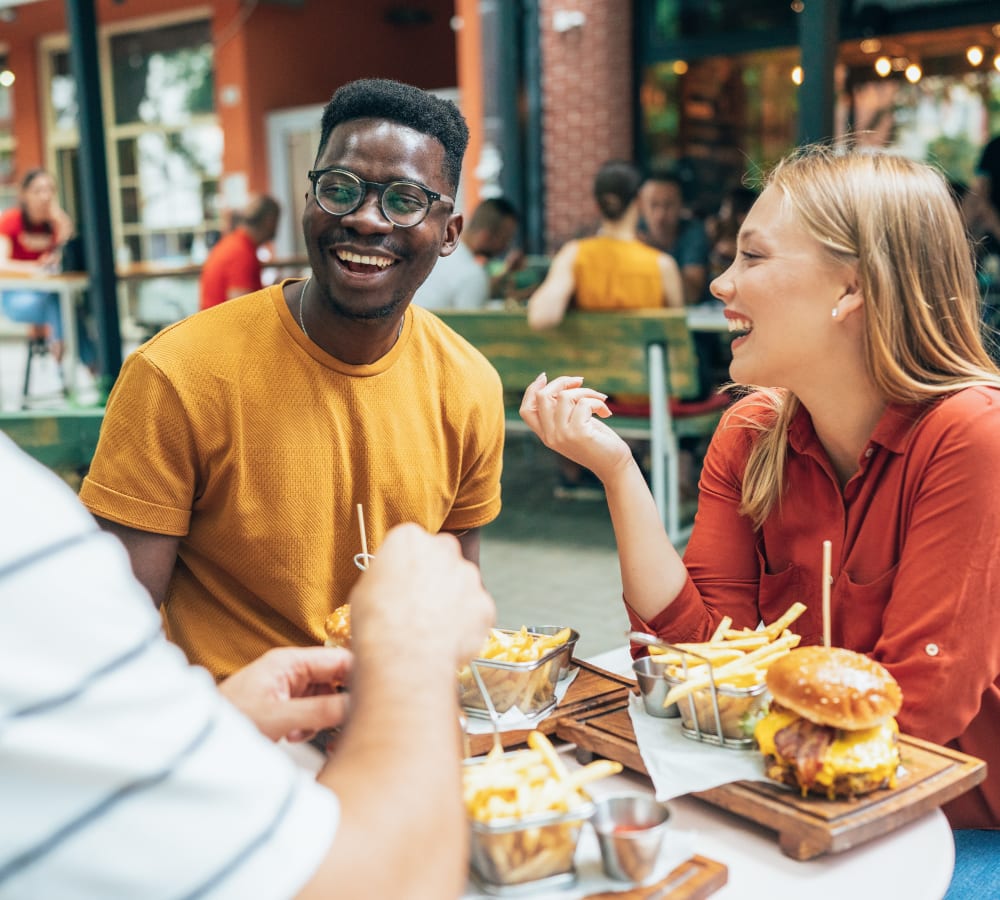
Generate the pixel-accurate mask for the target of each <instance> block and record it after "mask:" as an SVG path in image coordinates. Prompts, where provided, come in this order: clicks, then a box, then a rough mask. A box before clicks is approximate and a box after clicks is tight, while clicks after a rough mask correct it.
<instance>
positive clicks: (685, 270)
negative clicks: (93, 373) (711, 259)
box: [681, 263, 708, 305]
mask: <svg viewBox="0 0 1000 900" xmlns="http://www.w3.org/2000/svg"><path fill="white" fill-rule="evenodd" d="M681 278H682V279H683V281H684V302H685V303H687V304H689V305H690V304H692V303H698V302H699V301H700V300H701V297H702V294H703V293H704V291H705V282H706V281H707V280H708V267H707V266H705V265H702V264H701V263H688V264H687V265H685V266H682V267H681Z"/></svg>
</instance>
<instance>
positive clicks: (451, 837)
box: [299, 525, 494, 900]
mask: <svg viewBox="0 0 1000 900" xmlns="http://www.w3.org/2000/svg"><path fill="white" fill-rule="evenodd" d="M458 549H459V548H458V544H457V542H456V541H455V539H454V538H452V537H449V536H445V535H439V536H437V537H431V536H429V535H427V534H426V532H424V531H423V530H422V529H420V528H418V527H417V526H414V525H403V526H399V527H397V528H394V529H393V530H392V531H390V532H389V534H388V535H387V536H386V538H385V540H384V541H383V542H382V545H381V547H380V548H379V552H378V555H377V556H376V558H375V560H374V561H373V562H372V565H371V566H370V567H369V569H368V571H367V572H365V574H364V575H362V576H361V578H360V580H359V581H358V583H357V585H356V586H355V588H354V590H353V591H352V592H351V596H350V602H351V630H352V636H351V641H352V646H353V648H354V653H355V662H354V678H353V679H352V683H351V693H352V700H351V720H350V723H349V725H348V727H347V729H346V730H345V732H344V734H343V737H342V738H341V740H340V743H339V745H338V748H337V753H336V754H335V755H334V756H333V757H331V758H330V760H329V761H328V763H327V765H326V766H325V767H324V768H323V770H322V771H321V772H320V774H319V781H320V783H322V784H325V785H327V786H329V787H330V788H332V789H333V790H334V792H335V793H336V794H337V797H338V799H339V801H340V807H341V822H340V827H339V828H338V830H337V836H336V838H335V840H334V842H333V845H332V846H331V848H330V851H329V853H328V854H327V856H326V859H325V860H324V861H323V863H322V864H321V865H320V867H319V869H318V871H317V872H316V874H315V876H314V877H313V878H312V879H311V880H310V882H309V883H308V884H307V885H306V887H305V889H304V890H303V891H302V892H301V894H300V895H299V896H300V897H303V898H313V897H315V898H327V897H330V896H331V894H330V891H331V890H334V891H335V893H336V896H337V897H343V898H347V897H350V898H353V897H359V898H360V897H365V898H367V897H393V896H400V895H401V894H400V890H401V888H402V886H403V885H404V884H405V886H406V890H405V894H406V896H407V897H408V898H424V897H426V898H427V900H439V898H442V897H457V896H459V895H460V894H461V891H462V887H463V885H464V884H465V880H466V876H467V866H468V825H467V822H466V815H465V810H464V807H463V804H462V791H461V740H460V733H459V727H458V704H457V702H456V694H455V684H456V675H455V673H456V670H457V668H459V667H460V666H461V665H462V664H464V663H465V662H467V661H468V659H469V658H470V657H471V656H472V655H474V654H475V653H476V652H477V651H478V649H479V647H480V646H481V644H482V641H483V640H484V638H485V636H486V634H487V631H488V629H489V626H490V624H491V623H492V620H493V614H494V609H493V604H492V601H490V599H489V596H488V595H487V594H486V592H485V590H484V589H483V586H482V582H481V579H480V576H479V571H478V569H477V568H476V567H475V566H473V565H470V564H469V563H467V562H463V561H462V560H461V559H460V558H459V553H458ZM387 646H392V647H393V665H391V666H387V665H386V657H385V648H386V647H387ZM387 710H391V711H392V715H386V712H387ZM372 835H377V836H378V846H379V852H378V854H377V856H373V855H372V853H371V846H372V844H371V841H372Z"/></svg>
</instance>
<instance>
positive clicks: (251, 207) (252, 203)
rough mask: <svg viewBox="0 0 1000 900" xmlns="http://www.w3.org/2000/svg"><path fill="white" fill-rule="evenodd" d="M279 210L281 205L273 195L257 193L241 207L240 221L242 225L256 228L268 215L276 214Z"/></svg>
mask: <svg viewBox="0 0 1000 900" xmlns="http://www.w3.org/2000/svg"><path fill="white" fill-rule="evenodd" d="M280 211H281V207H280V206H279V205H278V201H277V200H275V199H274V197H269V196H268V195H267V194H258V195H257V196H255V197H251V198H250V200H249V202H248V203H247V205H246V206H245V207H244V208H243V212H242V214H241V215H240V221H241V222H242V223H243V224H244V225H249V226H250V227H251V228H256V227H257V226H259V225H261V224H262V223H263V222H264V221H265V220H266V219H267V218H268V217H270V216H274V215H277V214H278V213H279V212H280Z"/></svg>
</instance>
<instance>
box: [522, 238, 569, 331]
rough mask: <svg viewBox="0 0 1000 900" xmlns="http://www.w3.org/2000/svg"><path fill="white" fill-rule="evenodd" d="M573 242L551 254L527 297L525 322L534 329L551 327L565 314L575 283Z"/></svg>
mask: <svg viewBox="0 0 1000 900" xmlns="http://www.w3.org/2000/svg"><path fill="white" fill-rule="evenodd" d="M576 252H577V242H576V241H570V242H569V243H568V244H566V245H564V246H563V248H562V249H561V250H560V251H559V252H558V253H557V254H556V255H555V259H553V260H552V265H551V266H550V267H549V271H548V274H547V275H546V276H545V281H543V282H542V283H541V284H540V285H539V286H538V290H537V291H535V293H534V294H532V295H531V298H530V299H529V300H528V325H530V326H531V328H532V329H534V330H535V331H544V330H545V329H546V328H555V327H556V325H558V324H559V323H560V322H561V321H562V320H563V316H565V315H566V310H567V309H568V308H569V302H570V300H571V299H572V298H573V291H574V289H575V288H576V284H575V282H574V279H573V264H574V263H575V262H576Z"/></svg>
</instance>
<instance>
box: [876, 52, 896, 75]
mask: <svg viewBox="0 0 1000 900" xmlns="http://www.w3.org/2000/svg"><path fill="white" fill-rule="evenodd" d="M891 71H892V60H891V59H889V57H888V56H880V57H879V58H878V59H876V60H875V72H876V74H878V75H879V76H881V77H882V78H885V77H886V76H887V75H888V74H889V73H890V72H891Z"/></svg>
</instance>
